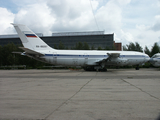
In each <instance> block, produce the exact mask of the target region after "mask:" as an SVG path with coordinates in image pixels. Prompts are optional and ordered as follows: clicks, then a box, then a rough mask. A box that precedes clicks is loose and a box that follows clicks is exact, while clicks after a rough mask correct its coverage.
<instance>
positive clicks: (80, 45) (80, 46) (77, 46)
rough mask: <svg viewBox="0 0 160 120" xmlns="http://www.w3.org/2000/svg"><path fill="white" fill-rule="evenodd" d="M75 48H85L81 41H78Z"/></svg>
mask: <svg viewBox="0 0 160 120" xmlns="http://www.w3.org/2000/svg"><path fill="white" fill-rule="evenodd" d="M75 50H83V44H82V43H81V42H79V43H76V47H75Z"/></svg>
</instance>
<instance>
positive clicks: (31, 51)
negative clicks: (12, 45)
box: [19, 47, 44, 56]
mask: <svg viewBox="0 0 160 120" xmlns="http://www.w3.org/2000/svg"><path fill="white" fill-rule="evenodd" d="M19 48H20V49H22V50H24V51H25V53H26V54H32V55H40V56H44V54H42V53H39V52H36V51H33V50H31V49H28V48H24V47H19Z"/></svg>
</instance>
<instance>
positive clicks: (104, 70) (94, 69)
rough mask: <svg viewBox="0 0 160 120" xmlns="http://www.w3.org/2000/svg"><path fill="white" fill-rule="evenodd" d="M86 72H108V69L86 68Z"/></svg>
mask: <svg viewBox="0 0 160 120" xmlns="http://www.w3.org/2000/svg"><path fill="white" fill-rule="evenodd" d="M83 69H84V70H85V71H97V72H98V71H99V72H106V71H107V69H106V68H101V67H84V68H83Z"/></svg>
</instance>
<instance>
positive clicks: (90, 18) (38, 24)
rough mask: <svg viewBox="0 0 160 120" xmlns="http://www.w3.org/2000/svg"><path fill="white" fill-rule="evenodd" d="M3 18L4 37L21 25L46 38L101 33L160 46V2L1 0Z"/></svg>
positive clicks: (0, 29)
mask: <svg viewBox="0 0 160 120" xmlns="http://www.w3.org/2000/svg"><path fill="white" fill-rule="evenodd" d="M0 16H1V17H0V35H4V34H15V33H16V31H15V30H14V28H13V26H12V25H11V24H10V23H18V24H25V25H27V26H28V27H29V28H30V29H31V30H32V31H34V32H36V33H43V35H51V33H52V32H83V31H99V30H100V31H105V33H106V34H110V33H114V40H115V41H116V42H122V44H123V45H125V44H128V43H129V42H138V43H139V44H140V45H141V46H142V47H144V46H145V45H146V46H148V47H149V48H151V47H152V46H153V44H154V43H155V42H158V43H159V44H160V0H0Z"/></svg>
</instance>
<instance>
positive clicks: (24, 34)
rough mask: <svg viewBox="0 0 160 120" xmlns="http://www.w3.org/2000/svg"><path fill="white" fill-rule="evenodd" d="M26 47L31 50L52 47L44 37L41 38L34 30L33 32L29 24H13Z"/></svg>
mask: <svg viewBox="0 0 160 120" xmlns="http://www.w3.org/2000/svg"><path fill="white" fill-rule="evenodd" d="M12 25H13V26H14V27H15V29H16V31H17V33H18V35H19V37H20V39H21V41H22V44H23V46H24V47H25V48H28V49H31V50H35V51H38V50H49V49H52V48H51V47H50V46H48V45H47V44H46V43H45V42H44V41H43V40H42V39H40V38H39V37H38V36H37V35H36V34H35V33H34V32H32V31H31V30H30V29H29V28H28V27H27V26H25V25H20V24H12Z"/></svg>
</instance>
